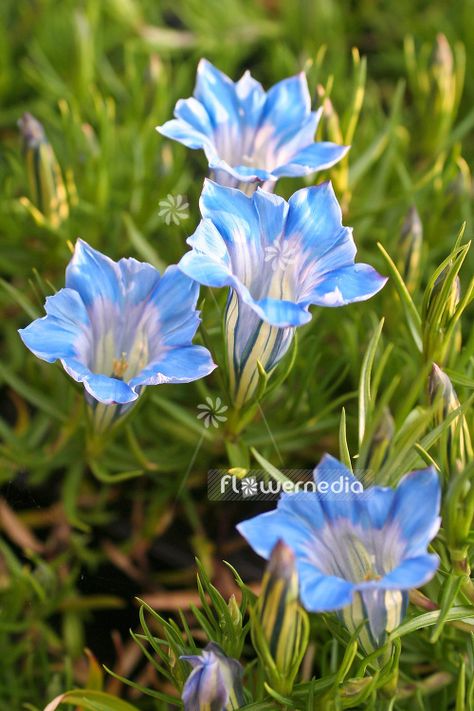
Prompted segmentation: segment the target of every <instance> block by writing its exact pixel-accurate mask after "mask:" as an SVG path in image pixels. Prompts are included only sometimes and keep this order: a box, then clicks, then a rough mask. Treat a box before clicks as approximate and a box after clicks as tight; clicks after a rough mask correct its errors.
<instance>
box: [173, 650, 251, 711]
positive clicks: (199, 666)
mask: <svg viewBox="0 0 474 711" xmlns="http://www.w3.org/2000/svg"><path fill="white" fill-rule="evenodd" d="M180 659H183V660H184V661H187V662H188V663H189V664H190V665H191V666H192V667H193V670H192V672H191V674H190V675H189V676H188V678H187V680H186V683H185V685H184V688H183V693H182V699H183V702H184V711H234V709H239V708H240V707H241V706H243V705H244V704H245V698H244V694H243V687H242V667H241V665H240V664H239V662H238V661H237V660H236V659H232V657H228V656H227V655H226V654H224V652H223V651H222V649H221V648H220V647H219V645H218V644H215V643H214V642H210V643H209V644H208V645H207V647H206V648H205V649H204V650H203V651H202V652H201V654H200V655H199V656H198V655H189V656H182V657H180Z"/></svg>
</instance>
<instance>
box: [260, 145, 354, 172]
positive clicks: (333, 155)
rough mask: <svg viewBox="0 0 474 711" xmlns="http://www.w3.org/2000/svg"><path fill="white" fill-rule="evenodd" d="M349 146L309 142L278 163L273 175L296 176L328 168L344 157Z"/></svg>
mask: <svg viewBox="0 0 474 711" xmlns="http://www.w3.org/2000/svg"><path fill="white" fill-rule="evenodd" d="M348 150H349V146H339V145H338V144H337V143H329V142H326V141H320V142H317V143H311V144H310V145H307V146H305V147H304V148H302V149H301V150H300V151H298V153H296V155H295V154H293V155H291V156H289V157H288V162H287V163H285V164H284V165H281V164H279V165H278V167H277V168H274V169H273V171H272V172H273V175H275V176H278V177H280V176H283V175H284V176H288V177H298V176H301V175H309V174H310V173H314V172H316V171H318V170H325V169H326V168H330V167H331V166H333V165H334V164H335V163H338V162H339V161H340V160H341V158H344V156H345V155H346V153H347V151H348Z"/></svg>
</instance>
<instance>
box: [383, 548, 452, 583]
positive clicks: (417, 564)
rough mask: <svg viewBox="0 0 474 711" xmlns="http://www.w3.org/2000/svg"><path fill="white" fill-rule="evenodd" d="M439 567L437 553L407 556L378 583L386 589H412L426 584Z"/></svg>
mask: <svg viewBox="0 0 474 711" xmlns="http://www.w3.org/2000/svg"><path fill="white" fill-rule="evenodd" d="M438 567H439V558H438V556H437V555H432V554H429V553H425V554H424V555H419V556H416V557H414V558H406V559H405V560H403V561H402V562H401V563H400V565H399V566H397V567H396V568H395V569H394V570H392V571H391V572H390V573H387V575H385V576H384V577H383V578H382V580H379V581H378V582H377V585H378V586H379V587H381V588H384V589H385V590H410V589H411V588H418V587H420V586H421V585H425V583H427V582H428V581H429V580H431V578H432V577H433V575H434V574H435V572H436V570H437V569H438Z"/></svg>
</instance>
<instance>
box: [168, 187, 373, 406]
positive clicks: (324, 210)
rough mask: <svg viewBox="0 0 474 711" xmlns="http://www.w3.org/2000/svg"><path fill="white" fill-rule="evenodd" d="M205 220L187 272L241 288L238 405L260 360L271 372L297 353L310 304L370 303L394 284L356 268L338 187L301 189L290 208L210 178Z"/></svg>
mask: <svg viewBox="0 0 474 711" xmlns="http://www.w3.org/2000/svg"><path fill="white" fill-rule="evenodd" d="M200 207H201V213H202V217H203V220H202V221H201V223H200V224H199V226H198V228H197V230H196V232H195V233H194V235H193V236H192V237H190V238H189V239H188V244H190V245H191V247H192V250H191V251H190V252H188V253H187V254H185V255H184V257H183V258H182V259H181V261H180V263H179V265H178V266H179V268H180V269H181V270H182V271H183V272H184V273H185V274H187V275H188V276H190V277H191V278H192V279H195V280H196V281H198V282H200V283H201V284H205V285H207V286H214V287H223V286H228V287H230V288H231V291H230V296H229V300H228V303H227V309H226V329H227V335H226V340H227V349H228V368H229V372H230V376H231V389H232V391H233V397H234V401H235V403H236V404H237V405H241V404H242V403H244V402H245V401H246V400H248V399H250V398H251V396H252V394H253V393H254V391H255V389H256V386H257V384H258V369H257V361H259V362H260V363H261V365H262V366H263V367H264V369H265V370H266V371H267V372H270V371H271V370H272V369H273V368H274V367H275V366H276V364H277V363H278V361H279V360H280V359H281V358H282V357H283V355H284V354H285V353H286V351H287V350H288V347H289V346H290V343H291V340H292V337H293V333H294V329H295V327H297V326H301V325H303V324H305V323H307V322H308V321H310V319H311V314H310V313H309V307H310V305H311V304H316V305H318V306H343V305H344V304H349V303H351V302H354V301H363V300H364V299H368V298H369V297H371V296H373V294H375V293H376V292H377V291H379V289H381V288H382V287H383V285H384V284H385V281H386V279H385V278H384V277H382V276H380V275H379V274H378V273H377V272H376V271H375V270H374V269H373V268H372V267H370V266H368V265H367V264H355V263H354V257H355V254H356V247H355V244H354V240H353V238H352V230H351V229H350V228H349V227H343V225H342V216H341V210H340V207H339V204H338V202H337V199H336V197H335V195H334V192H333V189H332V187H331V184H330V183H323V184H322V185H317V186H314V187H310V188H304V189H302V190H298V191H297V192H296V193H294V195H293V196H292V197H291V198H290V199H289V201H288V202H286V201H285V200H284V199H283V198H281V197H278V196H277V195H274V194H272V193H268V192H265V191H264V190H262V189H258V190H257V191H256V192H255V193H253V195H252V196H250V197H248V196H247V195H244V193H242V192H241V191H239V190H236V189H233V188H227V187H223V186H220V185H217V184H216V183H213V182H212V181H210V180H206V181H205V185H204V189H203V192H202V194H201V200H200Z"/></svg>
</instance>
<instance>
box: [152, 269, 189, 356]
mask: <svg viewBox="0 0 474 711" xmlns="http://www.w3.org/2000/svg"><path fill="white" fill-rule="evenodd" d="M198 297H199V284H198V283H197V282H196V281H194V280H193V279H190V278H189V277H187V276H186V275H185V274H184V273H183V272H182V271H181V270H180V269H178V267H177V266H175V265H172V266H170V267H168V268H167V269H166V271H165V273H164V274H163V276H162V277H161V280H160V282H159V284H158V286H157V288H156V290H155V292H154V293H153V295H152V297H151V298H152V302H153V303H154V304H156V308H157V316H158V319H157V322H158V326H157V329H158V333H159V338H160V342H161V344H162V345H166V346H173V347H174V346H184V345H189V344H190V342H191V341H192V339H193V338H194V335H195V333H196V330H197V328H198V326H199V323H200V320H201V319H200V318H199V312H198V311H196V303H197V300H198Z"/></svg>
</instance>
